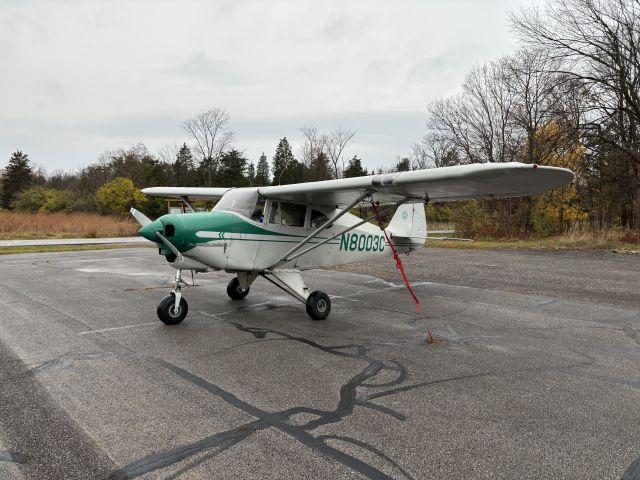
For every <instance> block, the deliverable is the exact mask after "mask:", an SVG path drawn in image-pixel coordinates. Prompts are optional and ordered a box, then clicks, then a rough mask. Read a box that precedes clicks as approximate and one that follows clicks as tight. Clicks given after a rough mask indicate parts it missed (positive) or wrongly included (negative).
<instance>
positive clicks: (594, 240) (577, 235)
mask: <svg viewBox="0 0 640 480" xmlns="http://www.w3.org/2000/svg"><path fill="white" fill-rule="evenodd" d="M428 244H429V246H432V247H447V248H529V249H534V250H603V251H620V252H634V253H640V230H619V229H612V230H599V231H587V230H582V231H579V230H575V231H570V232H567V233H565V234H563V235H556V236H553V237H547V238H507V239H500V240H493V239H491V240H475V241H473V242H456V241H446V240H443V241H440V240H433V241H431V240H429V241H428Z"/></svg>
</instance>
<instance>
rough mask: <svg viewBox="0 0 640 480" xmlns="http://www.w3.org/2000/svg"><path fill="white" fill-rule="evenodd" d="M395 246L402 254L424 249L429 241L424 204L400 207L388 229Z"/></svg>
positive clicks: (410, 204) (409, 204)
mask: <svg viewBox="0 0 640 480" xmlns="http://www.w3.org/2000/svg"><path fill="white" fill-rule="evenodd" d="M386 231H387V234H388V235H389V238H390V239H391V241H392V242H393V246H394V247H396V250H398V252H400V253H409V252H412V251H414V250H417V249H419V248H422V247H424V243H425V241H426V239H427V218H426V216H425V213H424V204H423V203H422V202H420V203H408V204H404V205H400V207H398V210H396V213H395V214H394V215H393V218H392V219H391V222H389V226H387V228H386Z"/></svg>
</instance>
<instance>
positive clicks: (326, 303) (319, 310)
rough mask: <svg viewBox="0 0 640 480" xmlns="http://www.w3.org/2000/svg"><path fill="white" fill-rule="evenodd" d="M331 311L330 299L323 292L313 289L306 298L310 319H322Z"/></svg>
mask: <svg viewBox="0 0 640 480" xmlns="http://www.w3.org/2000/svg"><path fill="white" fill-rule="evenodd" d="M330 312H331V300H330V299H329V295H327V294H326V293H324V292H320V291H315V292H313V293H312V294H311V295H309V297H308V298H307V313H308V314H309V316H310V317H311V319H312V320H324V319H325V318H327V317H328V316H329V313H330Z"/></svg>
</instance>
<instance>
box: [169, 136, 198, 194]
mask: <svg viewBox="0 0 640 480" xmlns="http://www.w3.org/2000/svg"><path fill="white" fill-rule="evenodd" d="M173 171H174V173H175V176H176V187H180V186H185V185H186V186H188V185H189V183H190V182H189V180H190V178H191V174H192V172H193V155H192V154H191V150H190V149H189V147H187V144H186V143H183V144H182V147H180V150H179V151H178V153H177V155H176V161H175V163H174V164H173Z"/></svg>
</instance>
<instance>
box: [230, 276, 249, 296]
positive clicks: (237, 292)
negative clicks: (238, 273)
mask: <svg viewBox="0 0 640 480" xmlns="http://www.w3.org/2000/svg"><path fill="white" fill-rule="evenodd" d="M249 290H250V289H249V288H247V289H246V290H242V289H241V288H240V280H238V277H234V278H233V279H232V280H231V281H230V282H229V285H227V295H229V298H230V299H231V300H242V299H243V298H244V297H246V296H247V295H249Z"/></svg>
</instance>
